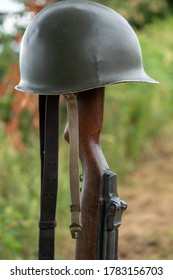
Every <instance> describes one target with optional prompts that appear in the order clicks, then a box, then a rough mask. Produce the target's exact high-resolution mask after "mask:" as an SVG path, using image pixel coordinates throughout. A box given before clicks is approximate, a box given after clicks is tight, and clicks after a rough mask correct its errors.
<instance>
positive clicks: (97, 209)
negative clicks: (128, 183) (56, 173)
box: [64, 87, 117, 260]
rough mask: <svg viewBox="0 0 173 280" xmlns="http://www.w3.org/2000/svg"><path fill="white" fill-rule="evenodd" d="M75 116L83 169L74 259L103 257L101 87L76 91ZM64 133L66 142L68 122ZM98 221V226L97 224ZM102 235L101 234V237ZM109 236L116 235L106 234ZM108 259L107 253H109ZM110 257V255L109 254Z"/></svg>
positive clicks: (102, 91) (104, 169)
mask: <svg viewBox="0 0 173 280" xmlns="http://www.w3.org/2000/svg"><path fill="white" fill-rule="evenodd" d="M77 102H78V118H79V156H80V160H81V164H82V170H83V186H82V193H81V210H82V225H83V234H84V238H83V239H78V240H76V256H75V257H76V259H78V260H92V259H93V260H94V259H101V258H102V257H103V252H102V251H103V247H105V246H104V244H103V242H106V240H105V241H104V240H103V239H104V238H105V235H104V234H103V232H102V229H103V230H104V228H105V226H104V225H103V223H104V222H103V221H104V220H105V219H104V217H103V211H102V209H103V205H102V201H103V199H102V197H103V193H104V192H103V189H104V185H103V181H104V180H103V175H104V173H105V172H106V171H108V170H109V166H108V164H107V162H106V160H105V158H104V155H103V153H102V150H101V147H100V145H99V139H100V133H101V129H102V126H103V111H104V88H103V87H102V88H98V89H91V90H88V91H85V92H80V93H78V95H77ZM64 136H65V139H66V141H68V142H69V131H68V124H67V126H66V129H65V132H64ZM101 221H102V226H100V225H101V224H100V223H101ZM103 236H104V237H103ZM108 236H109V240H110V242H109V244H110V243H111V242H112V241H111V240H114V241H116V240H117V239H116V237H115V234H114V237H113V235H112V234H109V235H108ZM109 258H110V259H111V257H109ZM112 258H113V257H112Z"/></svg>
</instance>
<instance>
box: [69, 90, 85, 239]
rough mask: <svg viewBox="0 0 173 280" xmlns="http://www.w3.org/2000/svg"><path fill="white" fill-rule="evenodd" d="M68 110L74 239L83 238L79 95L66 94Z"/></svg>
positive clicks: (72, 232) (72, 230)
mask: <svg viewBox="0 0 173 280" xmlns="http://www.w3.org/2000/svg"><path fill="white" fill-rule="evenodd" d="M65 98H66V103H67V111H68V123H69V142H70V192H71V203H72V204H71V207H70V208H71V225H70V231H71V236H72V238H73V239H82V238H83V232H82V225H81V215H80V212H81V209H80V184H79V165H78V160H79V133H78V129H79V125H78V108H77V95H76V94H69V95H65Z"/></svg>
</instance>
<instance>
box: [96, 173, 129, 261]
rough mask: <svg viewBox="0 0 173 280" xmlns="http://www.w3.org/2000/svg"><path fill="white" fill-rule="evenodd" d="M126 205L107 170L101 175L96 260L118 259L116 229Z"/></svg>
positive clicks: (114, 178)
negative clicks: (101, 185)
mask: <svg viewBox="0 0 173 280" xmlns="http://www.w3.org/2000/svg"><path fill="white" fill-rule="evenodd" d="M126 208H127V204H126V202H125V201H123V200H121V199H120V198H119V196H118V194H117V175H116V174H115V173H113V172H111V171H109V170H106V171H105V173H104V174H103V190H102V197H101V200H100V223H99V228H98V239H97V259H99V260H114V259H116V260H117V259H118V228H119V226H120V225H121V219H122V214H123V212H124V210H126Z"/></svg>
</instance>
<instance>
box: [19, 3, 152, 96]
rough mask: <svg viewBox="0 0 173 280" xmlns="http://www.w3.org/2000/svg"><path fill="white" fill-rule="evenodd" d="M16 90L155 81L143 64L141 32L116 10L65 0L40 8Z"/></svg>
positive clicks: (25, 43)
mask: <svg viewBox="0 0 173 280" xmlns="http://www.w3.org/2000/svg"><path fill="white" fill-rule="evenodd" d="M20 74H21V80H20V83H19V85H18V86H17V87H16V88H17V89H18V90H21V91H25V92H28V93H38V94H69V93H75V92H79V91H85V90H88V89H91V88H99V87H102V86H106V85H109V84H115V83H121V82H130V81H139V82H149V83H157V82H156V81H155V80H153V79H152V78H151V77H149V76H148V75H147V74H146V73H145V71H144V69H143V65H142V56H141V49H140V45H139V42H138V39H137V36H136V34H135V32H134V31H133V29H132V28H131V26H130V25H129V24H128V22H127V21H126V20H125V19H124V18H123V17H122V16H121V15H120V14H118V13H117V12H115V11H114V10H112V9H110V8H107V7H105V6H103V5H101V4H98V3H94V2H90V1H79V0H71V1H69V0H65V1H60V2H57V3H54V4H52V5H50V6H48V7H47V8H45V9H44V10H42V11H41V12H40V13H39V14H38V15H37V16H36V17H35V18H34V19H33V21H32V22H31V23H30V25H29V26H28V28H27V30H26V32H25V34H24V36H23V39H22V43H21V50H20Z"/></svg>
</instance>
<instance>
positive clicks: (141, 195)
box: [119, 139, 173, 259]
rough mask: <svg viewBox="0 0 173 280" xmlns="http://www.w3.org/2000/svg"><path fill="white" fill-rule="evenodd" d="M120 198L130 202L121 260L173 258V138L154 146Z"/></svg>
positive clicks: (122, 235) (123, 234)
mask: <svg viewBox="0 0 173 280" xmlns="http://www.w3.org/2000/svg"><path fill="white" fill-rule="evenodd" d="M119 195H120V196H121V197H122V198H123V199H124V200H125V201H126V202H127V203H128V209H127V211H126V213H125V214H124V216H123V224H122V226H121V227H120V240H119V252H120V253H119V257H120V259H173V250H172V248H173V139H171V140H169V141H166V142H165V141H163V143H162V144H161V143H159V144H156V145H155V147H154V148H153V150H152V152H151V155H150V158H148V159H145V160H144V161H143V162H141V164H140V165H139V166H138V167H137V168H136V170H135V172H133V174H131V175H130V176H129V178H128V181H127V184H126V186H121V188H120V189H119Z"/></svg>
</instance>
